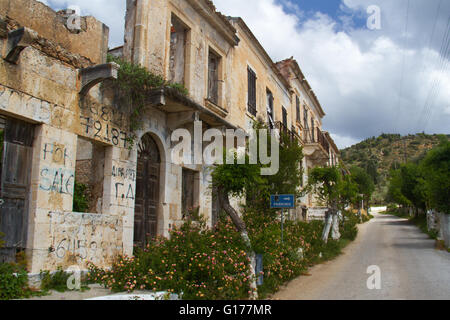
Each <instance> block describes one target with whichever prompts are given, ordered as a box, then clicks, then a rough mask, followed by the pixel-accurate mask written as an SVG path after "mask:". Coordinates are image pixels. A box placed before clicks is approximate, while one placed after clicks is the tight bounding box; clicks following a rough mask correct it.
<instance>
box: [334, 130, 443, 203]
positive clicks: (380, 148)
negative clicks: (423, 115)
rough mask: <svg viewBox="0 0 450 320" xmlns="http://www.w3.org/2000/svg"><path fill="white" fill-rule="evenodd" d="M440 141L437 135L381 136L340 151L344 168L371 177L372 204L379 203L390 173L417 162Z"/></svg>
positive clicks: (384, 192) (381, 200)
mask: <svg viewBox="0 0 450 320" xmlns="http://www.w3.org/2000/svg"><path fill="white" fill-rule="evenodd" d="M447 138H450V135H447ZM439 141H440V140H439V135H427V134H423V133H419V134H416V135H408V136H401V135H399V134H382V135H381V136H379V137H378V138H375V137H372V138H369V139H366V140H364V141H362V142H360V143H358V144H356V145H353V146H351V147H349V148H346V149H343V150H341V154H342V160H343V161H344V163H345V164H346V166H347V167H349V168H350V167H351V166H353V165H356V166H359V167H361V168H365V169H366V171H367V172H368V173H369V174H370V175H371V176H372V177H373V179H374V181H375V185H376V189H375V194H374V197H373V200H374V201H375V202H378V203H382V202H383V199H384V196H385V194H386V191H387V178H388V176H389V171H390V169H392V168H398V167H399V165H400V164H401V163H404V162H405V161H411V160H416V159H420V158H421V157H423V156H424V155H425V154H426V153H427V152H428V151H429V150H431V149H432V148H434V147H435V146H436V145H438V144H439Z"/></svg>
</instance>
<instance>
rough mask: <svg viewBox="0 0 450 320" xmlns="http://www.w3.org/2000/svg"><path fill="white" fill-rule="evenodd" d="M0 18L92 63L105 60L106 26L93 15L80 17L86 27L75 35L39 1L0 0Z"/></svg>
mask: <svg viewBox="0 0 450 320" xmlns="http://www.w3.org/2000/svg"><path fill="white" fill-rule="evenodd" d="M0 17H2V18H4V19H7V20H12V21H13V23H14V27H15V28H16V29H17V28H19V27H22V26H27V27H28V28H31V29H33V30H34V31H36V32H37V33H38V34H39V35H40V36H42V37H43V38H45V39H47V40H50V41H53V42H55V43H57V44H59V45H60V46H61V47H63V48H65V49H67V50H68V51H69V52H71V53H74V54H79V55H81V56H84V57H86V58H87V59H89V60H90V61H91V62H92V63H94V64H99V63H103V62H105V61H106V54H107V51H108V36H109V28H108V27H107V26H105V25H104V24H103V23H101V22H100V21H98V20H96V19H95V18H93V17H83V18H82V19H83V22H84V23H83V24H84V25H85V26H86V27H85V30H83V31H82V32H80V33H78V34H74V33H72V32H70V31H69V30H68V29H67V28H66V26H65V25H64V19H63V18H62V16H61V15H58V14H57V13H56V12H55V11H53V10H52V9H51V8H49V7H48V6H46V5H45V4H43V3H42V2H39V1H30V0H0ZM11 27H12V26H11ZM89 44H91V45H89Z"/></svg>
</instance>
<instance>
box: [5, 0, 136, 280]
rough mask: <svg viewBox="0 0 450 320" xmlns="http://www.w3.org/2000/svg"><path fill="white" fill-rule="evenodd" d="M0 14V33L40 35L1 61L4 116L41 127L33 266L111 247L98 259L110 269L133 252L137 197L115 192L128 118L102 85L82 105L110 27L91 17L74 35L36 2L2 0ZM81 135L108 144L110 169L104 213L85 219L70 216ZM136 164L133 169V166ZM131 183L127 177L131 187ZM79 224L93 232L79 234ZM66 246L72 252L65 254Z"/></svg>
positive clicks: (31, 225) (35, 165)
mask: <svg viewBox="0 0 450 320" xmlns="http://www.w3.org/2000/svg"><path fill="white" fill-rule="evenodd" d="M0 16H1V18H2V19H3V20H4V21H6V22H5V23H4V24H0V28H3V29H2V30H4V28H6V31H12V30H13V29H14V28H18V27H22V26H25V27H27V28H32V29H34V31H35V32H37V34H36V37H35V40H34V42H33V43H30V44H29V46H27V47H26V48H25V49H23V50H22V51H21V52H20V56H19V58H18V60H17V62H16V63H12V62H8V61H6V60H4V59H0V113H2V114H3V115H5V116H9V117H16V118H19V119H22V120H24V121H27V122H31V123H33V124H35V140H34V143H33V156H32V165H31V168H30V170H31V183H30V191H29V199H28V202H29V206H28V207H29V214H28V216H29V221H28V242H27V246H26V247H27V254H28V261H29V269H30V271H31V272H32V273H38V272H39V271H40V270H44V269H50V270H54V269H56V267H58V266H61V267H63V268H66V267H68V266H69V265H71V264H74V262H76V263H79V264H80V266H82V267H85V263H86V262H87V260H88V259H90V257H89V250H91V249H92V250H94V249H95V246H96V245H97V248H103V247H105V248H103V249H104V250H110V249H111V250H112V251H105V252H106V253H104V252H103V253H101V254H100V255H99V256H98V257H97V261H98V262H99V263H100V265H104V266H107V263H109V261H110V259H111V257H112V255H113V254H116V253H117V252H118V251H121V252H123V253H126V254H131V253H132V245H133V240H132V234H133V230H132V228H133V209H134V202H133V200H132V199H117V198H116V197H115V196H114V191H115V190H116V184H117V183H123V185H125V180H126V179H128V178H124V177H113V175H112V163H113V161H114V160H117V161H118V162H119V163H121V162H123V163H121V166H128V165H129V164H128V159H129V158H130V151H129V150H128V147H127V146H126V145H125V140H126V135H127V134H128V133H127V122H126V120H123V118H124V117H123V114H121V113H120V112H119V111H118V110H117V108H116V107H113V106H112V105H111V104H110V103H109V102H108V101H106V102H105V103H104V102H102V92H101V91H100V90H99V86H97V87H96V88H93V89H92V90H91V93H90V96H89V97H88V98H87V99H85V100H83V103H80V96H79V91H80V88H81V81H80V78H79V71H78V69H79V68H82V67H88V66H91V65H93V64H95V63H102V62H104V61H105V57H106V51H107V38H108V29H107V28H106V27H105V26H104V25H103V24H102V23H100V22H98V21H97V20H95V19H94V18H92V17H88V18H85V22H86V30H85V31H82V32H80V33H78V34H72V33H70V32H69V31H68V30H67V28H66V27H65V26H64V23H63V22H64V21H63V20H61V19H60V18H59V16H58V15H57V14H56V13H55V12H54V11H52V10H51V9H50V8H48V7H46V6H44V5H43V4H42V3H40V2H37V1H32V0H29V1H24V0H17V1H7V0H1V1H0ZM6 43H7V38H5V37H1V36H0V49H2V54H3V55H4V54H5V53H6V52H5V51H6ZM92 101H95V102H96V104H95V103H92V104H91V103H90V102H92ZM119 114H120V115H119ZM79 136H81V137H85V138H87V139H91V141H97V142H98V143H100V144H101V145H102V146H104V147H105V172H106V170H107V169H108V168H109V171H108V173H107V174H105V178H103V185H101V186H99V187H102V188H103V192H102V193H103V194H102V195H103V196H104V199H102V201H101V202H98V201H97V203H99V206H100V209H101V211H100V212H101V215H86V216H81V217H84V218H83V219H81V218H80V219H81V220H82V221H81V222H80V219H78V218H76V219H75V218H74V217H78V216H77V214H75V213H72V207H73V192H74V175H75V169H76V159H77V157H76V155H77V140H78V137H79ZM130 167H131V168H132V169H133V170H135V164H133V163H132V164H131V166H130ZM98 171H99V170H97V173H99V174H102V172H101V171H100V172H98ZM133 183H134V181H133V180H131V181H130V182H129V184H130V185H132V187H131V188H134V185H133ZM61 217H64V218H61ZM108 219H109V220H108ZM98 221H107V226H105V224H103V226H99V222H98ZM109 221H114V223H112V222H109ZM105 223H106V222H105ZM100 224H101V223H100ZM80 225H81V226H82V227H83V228H85V230H89V231H82V230H81V229H80V230H81V231H80V230H79V228H80ZM77 228H78V229H77ZM89 228H90V229H89ZM102 228H103V231H102V230H101V229H102ZM100 240H102V241H103V243H102V241H100ZM94 242H95V243H96V244H93V243H94ZM69 243H70V245H69ZM106 243H107V244H108V245H107V246H108V248H110V249H106ZM102 245H103V247H102ZM69 246H70V247H69ZM58 247H59V251H57V250H56V249H58ZM85 247H86V248H87V249H86V250H88V249H89V250H88V253H86V254H85V253H84V251H83V250H84V248H85ZM117 248H120V250H119V249H117ZM116 249H117V250H116ZM77 250H78V252H77ZM80 250H81V251H83V252H80ZM63 251H66V252H67V254H64V255H63V256H62V255H61V253H62V252H63ZM69 252H71V254H69ZM58 254H59V255H60V256H61V257H59V256H58ZM94 258H95V257H94Z"/></svg>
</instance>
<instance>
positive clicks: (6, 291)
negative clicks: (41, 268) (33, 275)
mask: <svg viewBox="0 0 450 320" xmlns="http://www.w3.org/2000/svg"><path fill="white" fill-rule="evenodd" d="M30 295H31V290H30V289H29V288H28V275H27V272H26V270H25V269H23V268H19V267H17V266H15V265H13V264H9V263H3V264H0V300H10V299H20V298H27V297H29V296H30Z"/></svg>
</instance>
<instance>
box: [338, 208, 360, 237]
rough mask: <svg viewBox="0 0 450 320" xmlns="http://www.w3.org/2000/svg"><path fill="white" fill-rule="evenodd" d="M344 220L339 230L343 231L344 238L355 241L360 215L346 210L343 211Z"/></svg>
mask: <svg viewBox="0 0 450 320" xmlns="http://www.w3.org/2000/svg"><path fill="white" fill-rule="evenodd" d="M343 218H344V221H342V222H341V224H340V226H339V232H340V233H341V237H342V238H343V239H347V240H350V241H353V240H355V239H356V236H357V235H358V227H357V225H358V223H359V217H358V215H356V214H354V213H352V212H347V211H345V212H344V213H343Z"/></svg>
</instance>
